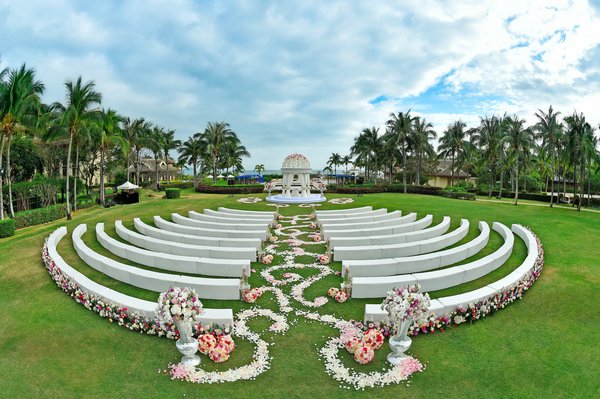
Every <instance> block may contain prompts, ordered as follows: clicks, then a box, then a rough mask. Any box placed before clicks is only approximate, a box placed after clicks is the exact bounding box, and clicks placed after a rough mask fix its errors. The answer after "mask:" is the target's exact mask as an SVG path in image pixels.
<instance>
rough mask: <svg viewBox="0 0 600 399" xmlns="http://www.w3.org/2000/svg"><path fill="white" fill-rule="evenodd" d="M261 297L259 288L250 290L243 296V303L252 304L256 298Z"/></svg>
mask: <svg viewBox="0 0 600 399" xmlns="http://www.w3.org/2000/svg"><path fill="white" fill-rule="evenodd" d="M261 295H262V290H261V289H260V288H252V289H251V290H250V291H248V292H246V293H245V294H244V296H243V298H244V302H246V303H254V302H256V300H257V299H258V298H260V297H261Z"/></svg>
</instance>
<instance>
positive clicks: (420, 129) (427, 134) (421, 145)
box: [410, 116, 437, 185]
mask: <svg viewBox="0 0 600 399" xmlns="http://www.w3.org/2000/svg"><path fill="white" fill-rule="evenodd" d="M435 138H437V133H436V132H435V130H433V125H432V124H431V123H429V122H427V121H426V120H425V118H421V117H418V116H417V117H416V118H415V119H414V124H413V129H412V137H411V140H410V141H411V142H412V146H413V150H414V153H415V157H416V158H417V162H416V164H417V168H416V176H415V183H416V184H417V185H419V184H421V167H422V162H423V158H425V157H429V158H434V157H435V150H434V148H433V145H431V143H430V140H433V139H435Z"/></svg>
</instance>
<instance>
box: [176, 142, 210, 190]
mask: <svg viewBox="0 0 600 399" xmlns="http://www.w3.org/2000/svg"><path fill="white" fill-rule="evenodd" d="M203 150H204V147H203V146H202V142H201V141H200V139H198V138H197V137H196V136H192V137H190V138H188V139H187V140H186V141H184V142H183V144H182V145H181V147H179V148H178V149H177V151H178V152H179V160H180V161H184V162H185V163H186V164H187V165H192V168H193V172H194V181H196V178H197V175H198V172H197V169H198V163H201V162H202V158H203V156H204V155H205V154H204V151H203Z"/></svg>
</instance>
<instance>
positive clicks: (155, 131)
mask: <svg viewBox="0 0 600 399" xmlns="http://www.w3.org/2000/svg"><path fill="white" fill-rule="evenodd" d="M164 138H165V131H164V129H163V128H159V127H156V126H154V127H153V128H152V130H150V133H149V134H148V135H147V136H146V137H145V140H144V147H146V148H147V149H149V150H150V151H151V152H152V154H153V155H154V171H155V178H154V189H155V190H158V189H159V188H160V183H159V177H158V170H159V166H160V165H159V162H158V159H159V157H160V156H161V153H160V152H161V150H162V149H163V148H164V147H163V144H164ZM167 166H168V165H167ZM167 170H168V169H167Z"/></svg>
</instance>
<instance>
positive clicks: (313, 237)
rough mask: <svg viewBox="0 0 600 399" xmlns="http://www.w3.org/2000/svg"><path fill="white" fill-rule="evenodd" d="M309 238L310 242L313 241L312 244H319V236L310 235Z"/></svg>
mask: <svg viewBox="0 0 600 399" xmlns="http://www.w3.org/2000/svg"><path fill="white" fill-rule="evenodd" d="M309 238H310V239H311V240H313V241H314V242H319V241H321V235H320V234H311V235H310V236H309Z"/></svg>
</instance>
